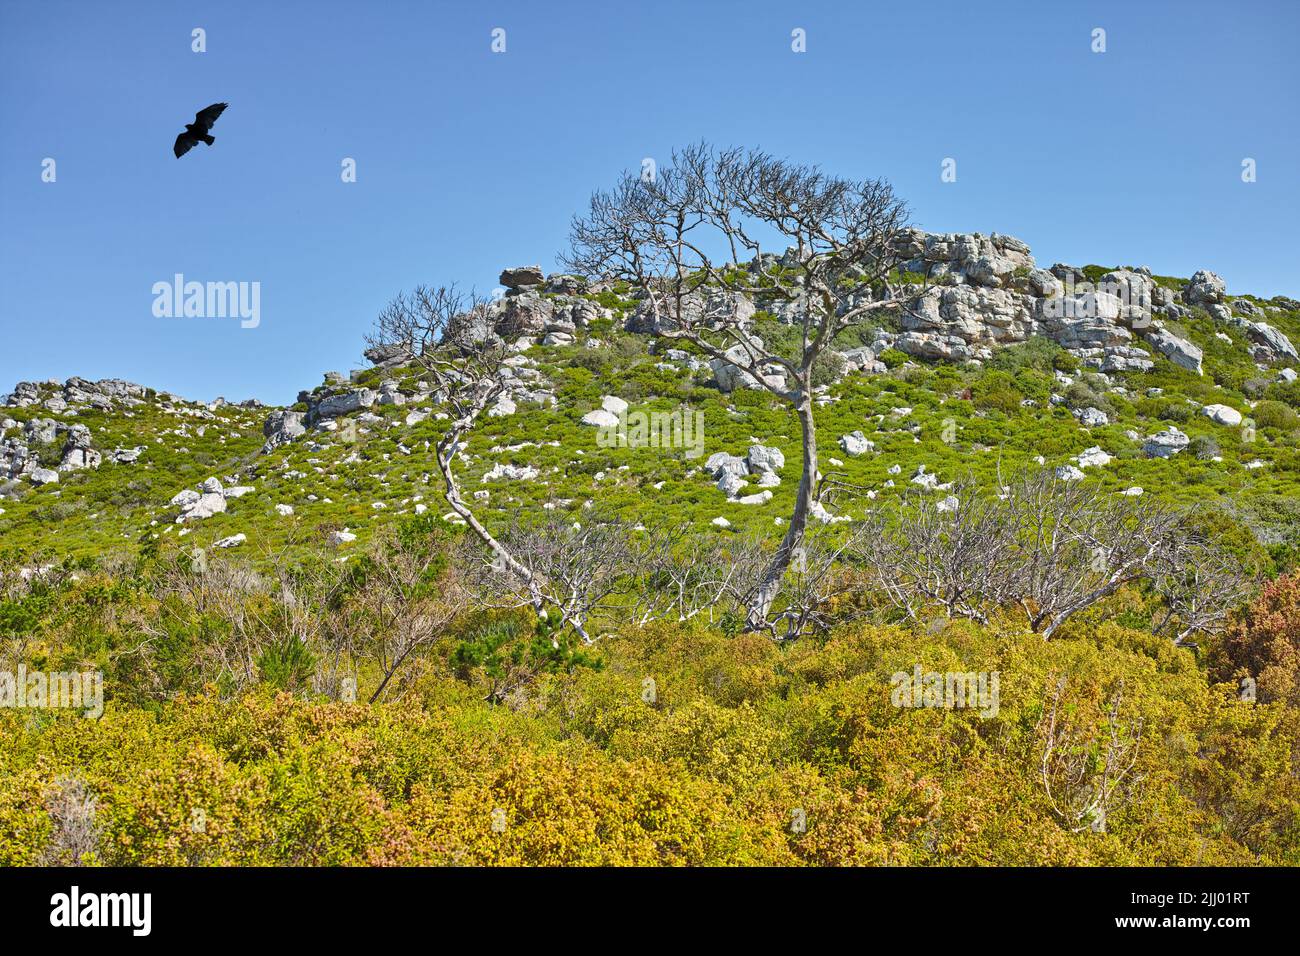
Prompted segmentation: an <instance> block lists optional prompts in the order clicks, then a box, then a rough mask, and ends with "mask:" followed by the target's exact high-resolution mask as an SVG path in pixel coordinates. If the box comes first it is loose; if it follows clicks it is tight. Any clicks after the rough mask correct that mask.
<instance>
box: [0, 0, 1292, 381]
mask: <svg viewBox="0 0 1300 956" xmlns="http://www.w3.org/2000/svg"><path fill="white" fill-rule="evenodd" d="M195 27H202V28H203V29H204V30H206V34H207V52H205V53H201V54H200V53H195V52H192V50H191V31H192V30H193V29H194V28H195ZM498 27H499V28H502V29H504V30H505V31H506V34H505V36H506V52H505V53H503V54H495V53H493V52H492V50H491V40H492V38H491V31H492V30H493V29H494V28H498ZM1097 27H1100V28H1103V29H1104V30H1105V31H1106V52H1105V53H1094V52H1092V50H1091V45H1092V38H1091V34H1092V31H1093V30H1094V28H1097ZM795 28H801V29H803V30H805V31H806V36H807V52H805V53H802V54H797V53H794V52H792V50H791V31H792V30H793V29H795ZM1298 35H1300V4H1296V3H1294V2H1291V0H1285V2H1283V0H1277V2H1256V3H1251V2H1233V3H1220V4H1209V3H1199V2H1188V0H1179V2H1167V3H1166V2H1142V3H1138V2H1131V0H1130V2H1127V3H1113V4H1112V3H1086V2H1070V3H1047V2H1034V3H1030V2H1026V3H994V2H989V3H970V2H928V3H926V4H924V5H918V4H897V3H895V4H885V3H879V2H853V3H848V2H841V3H816V2H813V3H809V2H801V3H794V2H786V3H769V2H762V0H745V2H734V3H733V2H709V3H706V2H702V0H697V2H694V3H678V2H675V0H659V2H655V3H652V4H635V3H613V2H609V0H605V2H599V3H597V2H591V3H587V2H576V0H574V2H564V3H538V2H536V0H532V2H521V3H505V2H476V3H470V2H464V3H438V2H428V0H425V2H397V0H391V2H384V3H359V2H346V3H340V2H313V3H307V2H302V3H292V2H285V3H281V2H277V3H265V2H259V3H239V2H228V0H223V2H220V3H200V2H175V0H168V2H158V3H138V2H121V3H116V2H115V3H103V2H93V3H92V2H79V3H68V2H60V0H42V2H40V3H35V2H21V3H20V2H17V0H0V392H3V391H7V390H8V388H10V387H11V386H12V385H13V383H14V382H16V381H19V380H22V379H44V378H50V377H57V378H65V377H67V376H69V375H83V376H86V377H88V378H102V377H122V378H127V379H131V380H134V381H138V382H141V383H144V384H147V385H151V386H153V387H156V388H160V389H169V390H172V391H176V392H178V393H180V394H183V395H186V396H188V397H192V398H202V399H210V398H213V397H215V396H217V395H224V396H225V397H226V398H228V399H231V400H238V399H243V398H247V397H257V398H261V399H263V400H264V401H272V402H289V401H292V400H293V397H294V395H295V394H296V392H297V391H298V389H300V388H303V387H309V386H311V385H314V384H316V383H317V382H319V380H320V375H321V373H322V372H323V371H325V370H328V369H341V370H346V369H349V368H352V367H354V366H356V365H357V364H359V362H360V355H359V353H360V350H361V348H362V336H363V335H364V333H365V332H366V330H367V329H368V328H369V326H370V324H371V322H372V321H373V318H374V316H375V314H376V313H377V312H378V311H379V309H380V308H381V307H382V306H383V305H384V303H385V302H387V300H388V299H389V298H390V297H391V296H392V295H393V294H394V293H396V292H397V291H399V290H401V289H403V288H409V287H410V286H412V285H414V284H416V283H418V282H428V283H435V284H437V283H443V282H448V281H451V280H456V281H459V282H461V283H463V284H466V285H474V286H477V287H478V288H479V289H480V290H481V291H485V292H486V291H490V290H491V289H492V288H494V287H495V286H496V281H497V274H498V272H499V271H500V269H501V268H502V267H503V266H507V265H515V264H523V263H529V262H540V263H541V264H542V266H543V267H544V268H545V269H547V270H548V271H550V270H551V269H553V268H555V266H556V256H557V254H558V253H559V252H560V251H561V250H562V249H563V248H564V246H565V243H566V240H567V232H568V223H569V219H570V217H571V216H572V215H573V213H574V212H576V211H578V210H580V209H581V208H582V207H583V206H584V204H585V202H586V200H587V198H588V196H589V194H590V192H591V190H592V189H593V188H597V187H604V186H607V185H610V184H612V183H613V182H614V180H615V178H616V176H617V174H618V173H619V172H620V171H621V170H622V169H625V168H637V167H639V166H640V163H641V161H642V159H643V158H644V157H653V158H656V159H657V160H659V161H660V162H662V161H664V160H665V159H666V157H667V156H668V154H669V153H670V151H671V150H672V148H673V147H674V146H676V145H681V144H684V143H687V142H690V141H693V140H698V139H701V138H704V139H708V140H710V141H711V142H714V143H717V144H719V145H744V146H759V147H762V148H764V149H766V150H768V151H769V152H772V153H776V154H778V155H781V156H785V157H789V158H791V159H796V160H800V161H806V162H816V163H820V164H821V165H822V166H823V167H824V168H826V169H827V170H828V171H830V172H834V173H837V174H840V175H844V176H849V177H872V176H883V177H885V178H887V179H889V180H890V181H891V182H893V184H894V186H895V188H896V189H897V191H898V192H899V193H900V194H901V195H902V196H903V197H904V198H905V199H907V200H908V202H909V203H910V205H911V207H912V210H913V215H914V219H915V221H916V222H917V223H918V224H919V225H921V226H923V227H925V228H927V229H931V230H936V231H982V232H986V233H987V232H995V231H996V232H1004V233H1009V234H1011V235H1014V236H1017V237H1019V238H1021V239H1023V240H1025V241H1026V242H1028V243H1029V245H1030V246H1031V247H1032V248H1033V251H1034V254H1035V256H1036V258H1037V259H1038V261H1039V262H1040V263H1042V264H1050V263H1052V262H1055V261H1064V262H1069V263H1073V264H1084V263H1089V262H1097V263H1101V264H1106V265H1113V264H1130V265H1147V266H1150V267H1151V268H1152V269H1153V270H1154V271H1156V272H1157V273H1161V274H1170V275H1190V274H1191V273H1192V272H1193V271H1195V270H1196V269H1198V268H1209V269H1213V270H1215V271H1217V272H1219V273H1220V274H1222V275H1223V276H1224V277H1225V279H1226V280H1227V283H1228V288H1229V291H1242V292H1254V293H1256V294H1261V295H1266V296H1267V295H1274V294H1279V293H1281V294H1287V295H1292V296H1296V297H1300V267H1298V265H1297V259H1298V256H1297V253H1298V252H1300V243H1297V241H1296V236H1297V223H1298V222H1300V123H1297V121H1296V120H1297V115H1296V114H1297V108H1296V94H1297V92H1298V91H1300V58H1297V57H1296V56H1295V52H1294V45H1295V40H1296V37H1297V36H1298ZM216 101H227V102H229V103H230V104H231V105H230V109H229V110H228V111H227V112H226V114H225V116H223V117H222V118H221V120H220V121H219V122H218V124H217V125H216V127H215V128H214V130H213V133H214V135H215V136H216V138H217V143H216V145H215V146H213V147H212V148H211V149H209V148H207V147H204V146H199V147H197V148H196V149H195V150H194V151H193V152H191V153H190V154H189V155H187V156H185V157H184V158H183V159H181V160H177V159H175V158H174V157H173V156H172V153H171V144H172V140H173V139H174V138H175V136H176V134H177V133H179V132H180V130H181V128H182V126H183V125H184V123H186V122H189V121H190V119H191V118H192V116H193V115H194V113H195V111H196V110H198V109H200V108H202V107H204V106H206V105H208V104H209V103H212V102H216ZM47 157H49V158H53V159H54V160H55V161H56V163H57V167H56V171H57V180H56V181H55V182H53V183H46V182H42V179H41V173H42V161H43V160H44V159H45V158H47ZM345 157H351V158H353V159H355V161H356V164H357V182H355V183H344V182H342V180H341V177H340V172H341V163H342V161H343V159H344V158H345ZM947 157H951V158H953V159H955V160H956V161H957V181H956V182H953V183H943V182H941V181H940V167H941V163H942V161H943V160H944V159H945V158H947ZM1246 157H1250V158H1253V159H1254V160H1255V161H1256V164H1257V177H1258V178H1257V181H1256V182H1254V183H1249V184H1247V183H1243V182H1242V181H1241V163H1242V160H1243V159H1244V158H1246ZM177 272H180V273H183V274H185V276H186V278H187V279H194V280H199V281H246V282H253V281H256V282H259V283H260V284H261V323H260V325H259V326H258V327H257V328H255V329H244V328H241V327H240V324H239V322H238V321H237V320H231V319H193V318H191V319H183V318H181V319H177V318H157V317H155V316H154V315H153V311H152V306H153V294H152V292H151V289H152V286H153V284H154V283H155V282H159V281H170V280H171V277H172V276H173V275H174V274H175V273H177Z"/></svg>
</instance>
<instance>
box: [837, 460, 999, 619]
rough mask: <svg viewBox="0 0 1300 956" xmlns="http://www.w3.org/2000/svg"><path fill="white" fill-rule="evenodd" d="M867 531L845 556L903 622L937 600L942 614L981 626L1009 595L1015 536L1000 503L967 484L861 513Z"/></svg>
mask: <svg viewBox="0 0 1300 956" xmlns="http://www.w3.org/2000/svg"><path fill="white" fill-rule="evenodd" d="M867 524H868V526H869V527H870V531H869V533H865V534H861V535H859V536H858V537H857V538H856V543H855V547H854V550H853V552H852V556H853V557H854V558H856V559H857V560H858V561H860V562H861V563H863V564H864V565H865V566H866V567H867V568H868V569H869V570H870V573H871V580H870V584H871V585H872V586H873V587H874V589H875V590H876V591H878V592H879V593H880V594H882V595H884V597H885V598H886V600H887V601H888V602H889V603H891V604H892V605H893V606H894V607H896V608H898V609H899V610H901V611H902V612H903V613H904V614H906V615H907V617H908V619H909V620H913V621H916V620H920V617H921V614H922V611H923V609H925V608H926V607H932V606H934V605H938V606H939V607H940V608H942V609H943V611H944V613H945V614H946V615H947V616H948V617H950V618H951V617H954V616H956V617H967V618H972V619H974V620H977V621H980V622H981V623H987V621H988V612H989V610H990V609H991V608H994V607H998V606H1000V605H1002V604H1004V603H1005V602H1006V601H1007V600H1009V598H1010V597H1011V592H1012V586H1011V585H1012V581H1011V578H1010V577H1009V576H1008V575H1007V573H1006V571H1007V568H1008V566H1009V565H1011V564H1013V563H1014V553H1015V540H1014V538H1013V536H1012V534H1011V527H1010V525H1009V524H1008V522H1007V516H1006V508H1005V506H1004V504H1003V503H1002V502H1001V501H999V500H997V499H996V498H991V497H990V496H988V495H985V494H982V493H980V492H979V491H978V489H976V488H975V487H974V486H973V485H963V486H961V487H959V488H957V489H955V491H954V492H953V493H952V494H951V495H948V496H947V497H945V498H943V499H939V500H936V499H935V498H934V497H933V496H932V495H930V494H926V493H924V492H918V493H916V494H912V495H908V496H907V497H905V498H904V499H903V500H902V501H900V502H899V503H898V506H897V507H896V508H894V509H892V510H889V511H884V510H877V511H874V512H873V513H872V514H871V515H869V516H868V520H867Z"/></svg>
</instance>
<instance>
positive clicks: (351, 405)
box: [314, 388, 378, 418]
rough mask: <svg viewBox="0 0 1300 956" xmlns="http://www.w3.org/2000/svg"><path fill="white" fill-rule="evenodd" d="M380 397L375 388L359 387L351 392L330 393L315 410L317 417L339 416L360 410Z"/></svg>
mask: <svg viewBox="0 0 1300 956" xmlns="http://www.w3.org/2000/svg"><path fill="white" fill-rule="evenodd" d="M376 398H378V396H377V394H376V393H375V391H374V389H370V388H358V389H354V390H353V391H350V392H342V393H339V394H336V395H329V396H327V397H326V398H323V399H321V401H320V403H319V404H318V405H316V407H315V409H314V412H315V416H316V418H337V417H338V416H340V415H347V414H349V413H350V412H359V411H361V409H363V408H369V407H370V406H372V405H374V404H375V400H376Z"/></svg>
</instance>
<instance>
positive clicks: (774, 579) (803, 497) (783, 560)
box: [747, 386, 817, 631]
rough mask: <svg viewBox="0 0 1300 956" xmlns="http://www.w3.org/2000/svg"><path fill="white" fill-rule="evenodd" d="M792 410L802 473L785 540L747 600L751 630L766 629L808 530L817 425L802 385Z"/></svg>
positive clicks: (814, 474)
mask: <svg viewBox="0 0 1300 956" xmlns="http://www.w3.org/2000/svg"><path fill="white" fill-rule="evenodd" d="M795 411H796V412H798V414H799V427H800V430H801V431H802V433H803V474H802V475H801V476H800V478H799V490H798V492H797V493H796V495H795V501H794V513H793V514H791V515H790V524H789V527H787V528H786V529H785V537H784V538H783V539H782V541H781V546H780V547H779V548H777V550H776V553H775V554H774V555H772V560H771V561H770V562H769V563H768V565H767V568H766V569H765V570H764V571H763V577H762V579H761V580H760V581H759V585H758V588H757V589H756V590H755V592H754V595H753V597H752V598H750V601H749V608H748V615H747V616H748V622H747V623H748V629H749V630H751V631H760V630H765V629H766V628H767V619H768V615H769V614H770V613H771V611H772V604H773V602H774V601H775V600H776V597H777V595H778V594H779V593H780V591H781V580H782V579H783V578H784V577H785V572H786V570H787V569H788V568H789V567H790V562H791V561H792V560H793V559H794V555H795V552H796V551H797V549H798V548H799V547H800V546H801V545H802V544H803V539H804V533H805V531H806V530H807V528H808V513H809V511H810V510H811V509H812V506H813V502H814V496H815V495H816V493H817V425H816V423H815V422H814V421H813V405H812V395H811V394H810V392H809V389H808V388H807V387H806V386H804V387H800V389H799V399H798V402H797V404H796V405H795Z"/></svg>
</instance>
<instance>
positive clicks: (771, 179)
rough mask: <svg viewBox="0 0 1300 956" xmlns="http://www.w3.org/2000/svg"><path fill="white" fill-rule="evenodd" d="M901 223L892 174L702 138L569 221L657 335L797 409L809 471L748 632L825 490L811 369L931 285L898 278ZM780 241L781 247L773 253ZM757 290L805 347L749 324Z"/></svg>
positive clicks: (579, 244) (576, 239)
mask: <svg viewBox="0 0 1300 956" xmlns="http://www.w3.org/2000/svg"><path fill="white" fill-rule="evenodd" d="M906 221H907V210H906V207H905V206H904V204H903V203H902V202H901V201H900V200H898V199H897V198H896V197H895V196H894V193H893V190H892V189H891V188H890V186H889V184H888V183H886V182H885V181H884V180H880V179H874V180H864V181H851V180H847V179H840V178H836V177H832V176H828V175H826V174H825V173H823V172H821V171H820V170H818V169H817V168H816V167H811V166H801V165H796V164H793V163H789V162H786V161H784V160H779V159H775V158H773V157H772V156H769V155H767V154H765V153H762V152H758V151H742V150H739V149H729V150H724V151H721V152H719V151H716V150H714V149H712V148H710V147H708V146H706V145H703V144H700V145H696V146H691V147H688V148H686V149H683V150H681V151H678V152H675V153H674V154H673V157H672V163H671V165H670V166H669V167H668V168H665V169H661V170H660V171H659V172H658V174H657V175H650V176H638V175H634V174H632V173H626V174H624V176H623V178H622V179H621V180H620V181H619V183H618V185H617V186H615V187H614V189H613V190H611V191H608V192H597V193H596V194H595V195H593V196H592V199H591V204H590V208H589V210H588V212H587V214H586V215H585V216H579V217H576V218H575V219H574V222H573V228H572V236H571V248H570V251H569V253H568V254H567V256H565V257H564V258H565V264H566V266H568V267H569V268H571V269H573V270H574V271H578V272H583V273H586V274H588V275H592V276H600V277H603V278H606V279H610V280H616V281H623V282H627V283H629V284H630V285H631V286H632V288H633V290H634V291H635V293H636V294H638V295H639V296H640V297H642V299H643V303H642V304H643V310H644V311H645V313H646V314H647V315H648V316H649V318H650V324H651V326H652V327H653V329H654V330H655V331H656V332H657V333H658V334H660V335H662V336H664V337H666V338H670V339H684V340H686V341H689V342H691V343H693V344H694V345H695V346H696V347H697V348H698V349H700V350H701V351H702V352H704V353H705V354H706V355H708V356H710V357H711V358H713V359H714V361H715V368H722V367H728V369H729V370H732V369H734V370H735V373H736V374H737V375H739V376H741V377H742V378H743V377H745V376H748V381H750V383H751V384H756V385H758V386H760V387H762V388H765V389H767V390H768V391H769V392H771V393H772V394H774V395H776V396H778V397H779V398H781V399H782V400H783V401H785V402H787V403H789V405H790V406H791V407H792V408H793V409H794V411H795V413H796V415H797V416H798V419H799V426H800V430H801V432H802V449H803V470H802V474H801V476H800V481H799V488H798V492H797V494H796V496H795V504H794V510H793V511H792V513H791V515H790V521H789V523H788V524H787V526H786V532H785V536H784V538H783V539H782V541H781V544H780V546H779V547H778V548H777V549H776V552H775V553H774V554H773V555H772V556H771V558H770V559H769V561H768V562H767V566H766V568H765V570H764V573H763V575H762V578H761V580H760V582H759V585H758V587H756V588H755V589H754V591H753V594H752V595H751V597H750V599H749V602H748V608H747V617H748V626H749V628H750V629H752V630H763V629H766V627H767V622H768V617H769V615H770V613H771V610H772V605H773V602H774V601H775V599H776V596H777V594H778V592H779V590H780V588H781V583H782V579H783V578H784V576H785V573H786V570H787V568H788V567H789V566H790V563H791V561H792V559H793V558H794V555H795V554H796V552H797V549H798V548H799V546H800V544H801V543H802V541H803V539H804V535H805V533H806V530H807V525H808V517H809V514H810V513H811V511H812V509H813V506H814V505H815V504H816V503H817V501H818V478H819V473H818V469H817V428H816V422H815V421H814V418H813V384H814V383H813V375H814V372H815V370H816V369H817V368H818V367H819V364H820V363H821V362H822V360H823V358H824V357H825V355H826V353H827V351H828V349H829V347H830V346H831V344H832V342H834V341H835V339H836V337H837V336H839V335H840V334H841V333H843V332H844V331H846V330H848V329H850V328H853V327H854V326H858V325H861V324H863V323H865V322H867V321H868V320H870V319H871V318H873V317H878V316H881V315H882V314H884V313H886V312H888V311H891V310H895V311H896V310H900V309H903V308H906V307H907V305H908V302H909V301H911V299H912V297H913V296H915V295H917V294H918V293H920V292H922V291H924V290H923V289H922V288H920V287H918V286H916V285H912V286H910V291H907V292H906V294H904V293H903V292H900V290H899V289H898V288H897V287H896V286H895V285H893V284H892V282H893V281H896V280H897V278H898V276H897V272H898V270H899V269H900V268H901V267H902V266H903V261H902V253H901V250H902V248H903V245H902V243H901V242H900V241H899V239H900V234H901V232H902V230H903V229H904V228H905V226H906ZM773 241H776V242H778V243H780V244H781V246H782V248H781V250H780V252H781V253H782V254H781V255H780V256H779V257H778V255H775V254H772V253H771V252H768V253H765V252H764V243H770V242H773ZM786 245H792V248H791V249H789V250H788V251H787V250H786V249H785V248H784V247H785V246H786ZM754 299H760V300H762V301H764V302H770V303H774V304H776V305H777V306H778V307H779V308H780V309H781V311H782V312H783V313H784V314H785V315H786V316H787V317H788V319H789V320H790V321H791V322H792V323H793V324H794V325H795V327H796V328H798V329H800V331H801V332H802V337H801V340H800V349H799V354H798V355H797V356H795V357H794V358H792V359H791V358H786V357H783V356H781V355H778V354H777V353H775V352H774V351H772V350H771V349H768V348H765V347H764V345H763V343H762V341H761V340H760V339H759V338H758V337H757V336H756V335H754V334H753V332H752V330H751V329H750V327H749V324H748V322H747V317H748V313H751V312H752V308H749V307H748V304H749V303H752V302H753V300H754Z"/></svg>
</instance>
